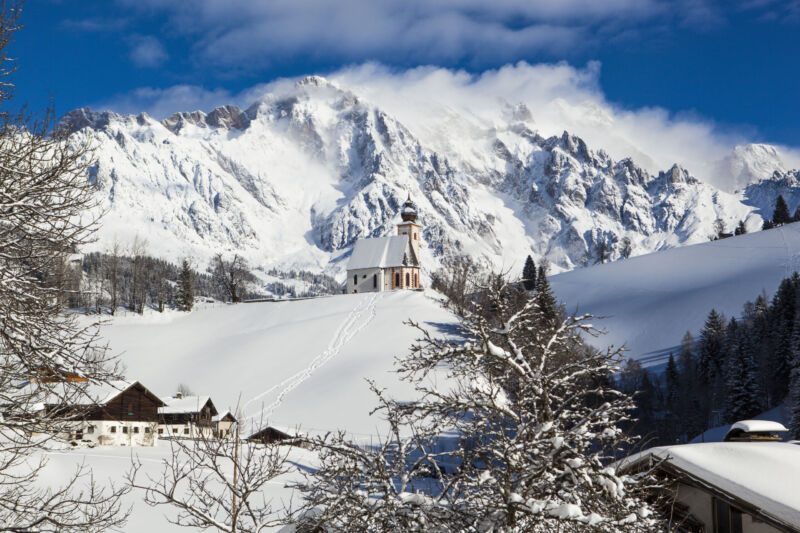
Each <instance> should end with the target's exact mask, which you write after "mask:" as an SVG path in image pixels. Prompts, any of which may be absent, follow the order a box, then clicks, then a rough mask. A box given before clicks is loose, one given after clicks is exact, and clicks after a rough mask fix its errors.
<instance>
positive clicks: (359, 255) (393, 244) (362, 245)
mask: <svg viewBox="0 0 800 533" xmlns="http://www.w3.org/2000/svg"><path fill="white" fill-rule="evenodd" d="M407 247H408V235H392V236H389V237H377V238H374V239H360V240H358V241H356V245H355V246H354V247H353V253H352V255H350V261H348V262H347V270H356V269H359V268H388V267H399V266H403V258H404V257H405V254H406V249H407ZM409 259H410V258H409Z"/></svg>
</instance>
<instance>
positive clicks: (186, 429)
mask: <svg viewBox="0 0 800 533" xmlns="http://www.w3.org/2000/svg"><path fill="white" fill-rule="evenodd" d="M214 429H215V428H214V425H211V426H202V427H201V426H198V425H197V424H194V423H191V424H159V425H158V430H157V431H156V433H157V434H158V436H159V437H161V438H162V439H163V438H170V437H171V438H183V439H192V438H195V437H200V436H204V437H213V436H214Z"/></svg>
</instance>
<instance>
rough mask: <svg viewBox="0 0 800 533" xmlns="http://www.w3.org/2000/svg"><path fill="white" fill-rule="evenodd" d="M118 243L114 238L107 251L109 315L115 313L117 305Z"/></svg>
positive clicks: (118, 289) (118, 290) (118, 288)
mask: <svg viewBox="0 0 800 533" xmlns="http://www.w3.org/2000/svg"><path fill="white" fill-rule="evenodd" d="M120 252H121V249H120V244H119V241H117V239H114V242H113V244H112V245H111V250H110V252H109V262H108V284H109V286H108V289H109V292H110V293H111V294H110V298H109V305H110V306H111V315H112V316H113V315H116V314H117V307H119V300H118V298H119V293H120V286H119V260H120Z"/></svg>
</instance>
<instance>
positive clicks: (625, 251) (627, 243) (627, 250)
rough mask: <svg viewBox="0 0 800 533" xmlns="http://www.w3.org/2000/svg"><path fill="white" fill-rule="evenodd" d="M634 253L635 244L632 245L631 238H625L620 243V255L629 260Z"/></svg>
mask: <svg viewBox="0 0 800 533" xmlns="http://www.w3.org/2000/svg"><path fill="white" fill-rule="evenodd" d="M632 253H633V244H632V243H631V238H630V237H623V238H622V240H621V241H620V249H619V254H620V255H621V256H622V257H624V258H625V259H628V258H629V257H630V256H631V254H632Z"/></svg>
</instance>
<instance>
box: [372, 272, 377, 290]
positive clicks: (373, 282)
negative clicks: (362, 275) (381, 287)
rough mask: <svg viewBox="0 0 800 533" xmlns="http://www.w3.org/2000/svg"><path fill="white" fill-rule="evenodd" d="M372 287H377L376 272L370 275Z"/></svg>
mask: <svg viewBox="0 0 800 533" xmlns="http://www.w3.org/2000/svg"><path fill="white" fill-rule="evenodd" d="M372 288H373V289H377V288H378V275H377V274H373V275H372Z"/></svg>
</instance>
